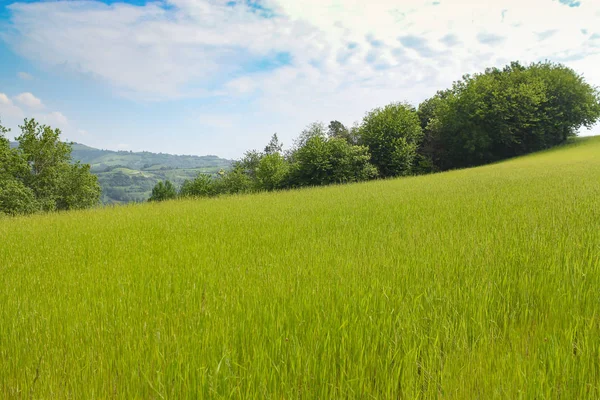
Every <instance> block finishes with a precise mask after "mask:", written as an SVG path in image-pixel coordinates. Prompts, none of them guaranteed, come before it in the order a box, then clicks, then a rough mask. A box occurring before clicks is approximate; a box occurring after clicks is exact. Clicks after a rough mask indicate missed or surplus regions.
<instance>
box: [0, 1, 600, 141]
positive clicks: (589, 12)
mask: <svg viewBox="0 0 600 400" xmlns="http://www.w3.org/2000/svg"><path fill="white" fill-rule="evenodd" d="M227 3H228V1H227V0H165V1H164V2H149V3H147V4H146V5H145V6H132V5H126V4H123V3H113V4H111V5H106V4H104V3H101V2H93V1H92V2H90V1H77V0H72V1H62V2H37V3H28V4H24V3H16V4H13V5H11V6H9V10H10V12H11V14H12V17H11V21H12V28H13V29H12V30H11V32H12V33H10V34H9V33H6V34H4V39H5V40H6V41H7V42H8V43H9V44H10V45H11V46H12V47H13V49H14V50H15V51H17V52H19V53H20V54H22V55H23V56H25V57H28V58H30V59H31V60H35V61H37V62H41V63H43V64H46V65H51V66H63V67H66V68H69V69H70V70H71V71H77V72H80V73H84V74H88V75H90V76H92V77H95V78H98V79H100V80H102V81H104V82H107V83H108V84H110V85H111V86H112V87H113V88H114V89H115V90H116V91H117V92H118V93H119V94H121V95H125V96H130V97H135V98H138V99H139V98H141V99H149V100H169V99H173V98H178V97H182V96H186V97H205V96H219V97H221V98H223V97H224V98H242V99H250V101H251V104H252V105H253V107H254V108H253V110H254V111H256V116H255V121H254V125H253V126H252V127H249V125H248V121H246V120H243V119H238V120H233V121H229V120H227V121H224V120H223V119H222V118H220V117H219V116H214V117H213V118H212V120H211V119H210V118H208V117H206V118H205V124H206V125H207V126H216V127H218V128H220V129H229V130H230V131H232V132H233V131H240V130H242V131H247V130H252V129H258V128H257V127H258V126H259V125H260V124H259V123H258V122H256V121H259V120H264V119H268V120H269V121H272V126H273V130H278V131H279V132H281V133H283V134H282V137H283V138H284V139H286V137H287V140H288V142H289V138H291V136H292V135H295V134H296V133H297V132H298V130H299V129H300V128H301V127H302V126H304V125H306V123H308V122H310V121H312V120H315V119H321V120H326V121H327V120H329V119H334V118H335V119H340V120H341V121H343V122H346V123H351V122H352V121H354V120H357V119H359V118H361V117H362V115H364V112H365V111H367V110H369V109H371V108H373V107H376V106H381V105H384V104H386V103H387V102H390V101H398V100H408V101H410V102H413V103H417V102H419V101H421V100H422V99H424V98H425V97H427V96H430V95H432V94H433V93H434V92H435V91H436V90H438V89H443V88H445V87H448V86H449V85H450V84H451V82H452V81H453V80H456V79H459V78H460V77H461V76H462V75H463V74H465V73H472V72H477V71H481V70H483V69H484V68H485V67H488V66H500V65H503V64H506V63H508V62H510V61H512V60H520V61H523V62H532V61H538V60H544V59H550V60H554V61H559V62H564V63H565V64H567V65H568V66H571V67H573V68H575V69H576V70H577V71H579V72H581V73H584V75H585V76H586V78H587V79H588V80H589V81H590V82H591V83H592V84H595V85H600V76H599V75H598V72H597V71H598V69H597V65H598V57H600V40H599V39H595V37H600V36H594V35H598V34H600V29H598V28H596V27H598V26H600V2H597V1H591V0H589V1H581V5H580V6H579V7H568V6H565V5H563V4H560V2H558V1H553V0H527V1H524V0H494V1H492V0H484V1H481V0H452V1H450V0H442V1H441V2H439V4H438V5H434V3H435V2H433V1H432V0H402V1H398V0H378V1H373V2H366V1H364V0H344V1H339V0H302V1H298V0H265V1H263V2H261V3H260V4H262V5H263V6H264V7H265V8H268V9H270V10H271V11H272V12H270V13H269V14H272V16H271V17H269V18H265V17H264V15H263V14H264V13H262V12H260V10H259V11H258V12H257V11H256V10H253V9H252V7H250V6H247V5H243V4H246V2H241V3H243V4H242V5H237V6H235V7H230V6H227ZM40 20H44V21H45V23H44V24H40V23H39V21H40ZM585 29H587V31H588V33H587V34H584V33H583V31H582V30H585ZM282 52H286V53H288V54H289V59H290V62H289V63H284V64H287V65H284V66H283V67H279V68H274V67H271V68H268V70H267V71H261V68H263V69H264V67H265V63H266V64H268V62H269V61H272V60H273V58H274V55H276V54H277V53H282Z"/></svg>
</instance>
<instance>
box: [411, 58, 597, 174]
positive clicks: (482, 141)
mask: <svg viewBox="0 0 600 400" xmlns="http://www.w3.org/2000/svg"><path fill="white" fill-rule="evenodd" d="M418 113H419V119H420V121H421V127H422V128H423V131H424V137H423V141H422V142H421V144H420V148H419V153H420V155H421V156H422V157H421V161H423V162H424V163H425V164H429V165H430V166H431V168H432V169H433V170H449V169H455V168H464V167H471V166H476V165H482V164H487V163H491V162H495V161H499V160H503V159H506V158H510V157H514V156H519V155H523V154H527V153H531V152H534V151H538V150H543V149H547V148H550V147H552V146H556V145H559V144H561V143H564V142H565V141H566V140H567V139H568V138H570V137H572V136H575V135H576V134H577V130H578V129H579V128H580V127H582V126H585V127H591V126H592V125H593V124H594V123H595V122H596V121H597V120H598V118H599V116H600V96H599V94H598V90H597V89H596V88H594V87H592V86H591V85H589V84H587V83H586V82H585V81H584V79H583V77H582V76H580V75H578V74H577V73H575V72H574V71H573V70H571V69H569V68H567V67H565V66H562V65H560V64H553V63H549V62H545V63H537V64H532V65H530V66H528V67H525V66H523V65H521V64H519V63H512V64H510V65H508V66H506V67H505V68H504V69H497V68H491V69H488V70H486V71H485V73H482V74H476V75H473V76H465V77H464V78H463V79H462V80H461V81H459V82H456V83H455V84H454V85H453V86H452V88H451V89H448V90H446V91H442V92H438V93H437V94H436V95H435V96H434V97H433V98H431V99H428V100H426V101H425V102H423V103H422V104H421V105H420V106H419V111H418Z"/></svg>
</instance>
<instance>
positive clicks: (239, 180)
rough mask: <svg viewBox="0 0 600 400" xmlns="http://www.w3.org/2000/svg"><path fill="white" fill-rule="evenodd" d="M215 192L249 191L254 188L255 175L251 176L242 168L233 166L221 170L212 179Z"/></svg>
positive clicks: (235, 192)
mask: <svg viewBox="0 0 600 400" xmlns="http://www.w3.org/2000/svg"><path fill="white" fill-rule="evenodd" d="M214 187H215V191H216V193H217V194H238V193H249V192H252V191H254V190H255V188H256V177H255V178H251V177H250V176H249V175H248V174H246V173H245V172H244V170H242V169H240V168H233V169H231V170H229V171H221V172H220V173H219V175H218V177H217V179H215V181H214Z"/></svg>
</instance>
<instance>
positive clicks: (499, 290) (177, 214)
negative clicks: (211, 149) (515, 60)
mask: <svg viewBox="0 0 600 400" xmlns="http://www.w3.org/2000/svg"><path fill="white" fill-rule="evenodd" d="M0 398H42V399H55V398H73V399H96V398H97V399H106V398H127V399H130V398H139V399H186V398H190V399H200V398H246V399H250V398H253V399H345V398H349V399H393V398H406V399H413V398H449V399H477V398H478V399H492V398H505V399H518V398H523V399H544V398H553V399H554V398H561V399H575V398H577V399H586V398H587V399H597V398H600V138H590V139H578V140H577V141H575V142H573V143H571V144H569V145H566V146H563V147H560V148H557V149H555V150H552V151H547V152H543V153H538V154H533V155H530V156H526V157H522V158H519V159H513V160H509V161H506V162H503V163H499V164H494V165H488V166H485V167H480V168H474V169H467V170H460V171H453V172H447V173H441V174H435V175H429V176H421V177H412V178H403V179H395V180H387V181H374V182H369V183H362V184H353V185H344V186H335V187H324V188H315V189H307V190H295V191H288V192H278V193H265V194H258V195H246V196H232V197H224V198H217V199H203V200H178V201H171V202H164V203H151V204H143V205H132V206H120V207H106V208H99V209H95V210H89V211H80V212H68V213H57V214H49V215H41V216H31V217H21V218H5V219H0Z"/></svg>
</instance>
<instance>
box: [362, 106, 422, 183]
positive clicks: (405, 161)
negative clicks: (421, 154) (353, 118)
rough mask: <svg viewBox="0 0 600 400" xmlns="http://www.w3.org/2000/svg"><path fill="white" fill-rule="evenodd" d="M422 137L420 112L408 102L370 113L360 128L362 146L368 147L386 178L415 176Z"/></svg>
mask: <svg viewBox="0 0 600 400" xmlns="http://www.w3.org/2000/svg"><path fill="white" fill-rule="evenodd" d="M422 136H423V131H422V129H421V124H420V122H419V117H418V115H417V113H416V110H415V109H414V107H412V106H410V105H408V104H405V103H392V104H389V105H387V106H385V107H384V108H377V109H375V110H373V111H371V112H369V113H368V114H367V115H366V116H365V117H364V119H363V123H362V125H361V128H360V138H361V143H362V144H364V145H365V146H367V147H368V149H369V152H370V153H371V162H372V163H373V164H374V165H375V166H376V167H377V169H378V171H379V174H380V176H382V177H391V176H401V175H408V174H410V173H412V170H413V165H414V161H415V157H416V154H417V147H418V145H419V143H420V141H421V139H422Z"/></svg>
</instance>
